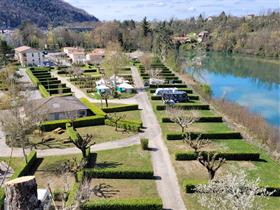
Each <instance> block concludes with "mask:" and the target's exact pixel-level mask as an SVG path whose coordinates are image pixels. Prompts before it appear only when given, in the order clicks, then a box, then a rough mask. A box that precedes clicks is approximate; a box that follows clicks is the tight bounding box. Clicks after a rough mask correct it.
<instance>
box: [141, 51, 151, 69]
mask: <svg viewBox="0 0 280 210" xmlns="http://www.w3.org/2000/svg"><path fill="white" fill-rule="evenodd" d="M139 60H140V62H141V63H142V64H143V66H144V67H145V70H146V71H148V72H149V70H150V69H151V65H152V56H151V55H149V54H148V53H144V54H143V55H142V56H141V57H139Z"/></svg>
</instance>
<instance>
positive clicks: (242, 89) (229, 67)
mask: <svg viewBox="0 0 280 210" xmlns="http://www.w3.org/2000/svg"><path fill="white" fill-rule="evenodd" d="M186 71H187V72H192V69H191V68H187V69H186ZM194 77H196V79H198V80H200V81H202V82H206V83H208V84H209V85H211V88H212V91H213V97H214V98H221V97H224V98H226V99H227V100H230V101H233V102H236V103H238V104H240V105H243V106H246V107H248V108H249V110H251V111H252V112H255V113H258V114H260V115H261V116H262V117H263V118H264V119H265V120H266V121H267V122H269V123H270V124H272V125H274V126H277V127H280V61H279V60H269V59H264V58H258V57H251V56H244V55H232V54H230V55H229V54H222V53H213V52H212V53H207V55H206V56H204V58H203V60H202V70H200V71H199V73H197V74H196V73H195V74H194Z"/></svg>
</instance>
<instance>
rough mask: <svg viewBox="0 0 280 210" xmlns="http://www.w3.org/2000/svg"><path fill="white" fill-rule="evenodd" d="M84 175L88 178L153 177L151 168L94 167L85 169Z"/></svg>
mask: <svg viewBox="0 0 280 210" xmlns="http://www.w3.org/2000/svg"><path fill="white" fill-rule="evenodd" d="M85 176H86V177H89V178H112V179H154V172H153V171H152V170H147V169H141V170H135V169H130V168H127V169H121V170H120V169H118V168H95V169H85Z"/></svg>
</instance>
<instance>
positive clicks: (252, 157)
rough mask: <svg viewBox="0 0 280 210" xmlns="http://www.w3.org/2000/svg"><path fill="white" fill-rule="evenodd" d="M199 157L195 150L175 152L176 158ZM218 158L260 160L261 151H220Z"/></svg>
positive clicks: (189, 158) (191, 158)
mask: <svg viewBox="0 0 280 210" xmlns="http://www.w3.org/2000/svg"><path fill="white" fill-rule="evenodd" d="M202 155H205V156H206V155H207V153H205V152H202ZM197 158H198V153H195V152H177V153H175V160H196V159H197ZM218 158H225V159H226V160H231V161H234V160H237V161H241V160H242V161H258V160H260V154H259V153H238V152H226V153H219V154H218V155H217V159H218Z"/></svg>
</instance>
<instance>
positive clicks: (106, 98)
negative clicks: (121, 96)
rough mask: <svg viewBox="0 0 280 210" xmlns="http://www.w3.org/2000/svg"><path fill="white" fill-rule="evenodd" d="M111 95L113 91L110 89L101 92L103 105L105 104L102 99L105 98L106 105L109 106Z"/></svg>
mask: <svg viewBox="0 0 280 210" xmlns="http://www.w3.org/2000/svg"><path fill="white" fill-rule="evenodd" d="M110 96H112V93H111V91H109V90H106V91H104V92H101V93H100V97H101V98H100V100H101V106H102V105H103V104H102V100H105V104H106V107H108V106H109V104H108V99H109V98H110Z"/></svg>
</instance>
